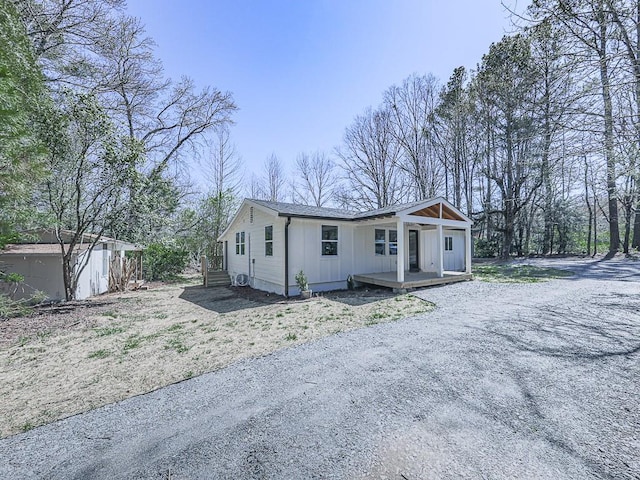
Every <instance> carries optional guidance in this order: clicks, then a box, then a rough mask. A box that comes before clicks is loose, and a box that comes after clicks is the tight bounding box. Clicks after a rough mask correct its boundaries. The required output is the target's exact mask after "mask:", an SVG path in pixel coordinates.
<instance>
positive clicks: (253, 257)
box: [223, 203, 286, 294]
mask: <svg viewBox="0 0 640 480" xmlns="http://www.w3.org/2000/svg"><path fill="white" fill-rule="evenodd" d="M285 222H286V219H285V218H282V217H278V216H277V214H275V213H272V212H270V211H268V210H267V209H263V208H260V207H259V206H252V205H248V204H246V203H245V204H244V205H243V206H242V208H241V210H240V211H239V212H238V215H237V216H236V218H235V220H234V222H233V225H232V228H230V229H229V231H228V232H227V233H226V234H225V236H224V238H223V241H226V242H227V247H226V248H227V265H226V269H227V272H228V273H229V275H230V276H231V278H232V279H233V278H235V277H236V276H237V275H238V274H241V273H244V274H246V275H249V278H250V282H251V286H252V287H254V288H257V289H259V290H265V291H267V292H275V293H278V294H283V293H284V283H283V278H284V226H285ZM268 226H272V227H273V240H272V241H271V242H272V255H267V252H266V249H267V247H266V241H265V227H268ZM242 232H244V253H242V248H241V244H238V247H240V248H238V249H236V234H237V233H238V234H242Z"/></svg>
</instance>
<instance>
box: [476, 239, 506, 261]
mask: <svg viewBox="0 0 640 480" xmlns="http://www.w3.org/2000/svg"><path fill="white" fill-rule="evenodd" d="M499 248H500V246H499V245H498V242H497V241H495V240H486V239H484V238H478V239H476V244H475V245H474V249H473V256H474V257H477V258H493V257H496V256H498V253H499Z"/></svg>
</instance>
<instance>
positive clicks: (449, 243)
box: [444, 237, 453, 252]
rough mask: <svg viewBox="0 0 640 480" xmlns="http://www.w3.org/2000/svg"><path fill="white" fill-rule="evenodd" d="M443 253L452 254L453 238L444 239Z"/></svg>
mask: <svg viewBox="0 0 640 480" xmlns="http://www.w3.org/2000/svg"><path fill="white" fill-rule="evenodd" d="M444 251H445V252H453V237H444Z"/></svg>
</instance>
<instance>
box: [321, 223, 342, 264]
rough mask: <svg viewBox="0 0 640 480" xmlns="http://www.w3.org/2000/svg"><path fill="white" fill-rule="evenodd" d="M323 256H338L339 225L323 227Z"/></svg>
mask: <svg viewBox="0 0 640 480" xmlns="http://www.w3.org/2000/svg"><path fill="white" fill-rule="evenodd" d="M322 255H323V256H331V255H338V227H337V225H322Z"/></svg>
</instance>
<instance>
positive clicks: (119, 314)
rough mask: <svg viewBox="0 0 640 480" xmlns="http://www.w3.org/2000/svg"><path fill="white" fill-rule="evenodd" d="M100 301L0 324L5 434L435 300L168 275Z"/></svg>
mask: <svg viewBox="0 0 640 480" xmlns="http://www.w3.org/2000/svg"><path fill="white" fill-rule="evenodd" d="M234 290H235V291H234ZM95 302H101V303H100V307H99V308H80V307H79V308H77V309H76V310H74V311H73V312H72V313H69V312H65V313H63V314H61V315H65V317H62V318H59V319H55V318H54V317H52V319H51V321H46V317H45V318H42V319H40V320H39V321H38V322H35V321H34V320H32V319H13V320H11V323H6V322H3V323H1V324H0V332H1V333H2V334H3V335H2V337H3V342H2V343H1V344H0V398H2V402H1V403H0V417H1V418H2V419H3V422H2V423H1V424H0V436H2V437H5V436H8V435H12V434H15V433H18V432H20V431H25V430H28V429H31V428H33V427H35V426H37V425H41V424H44V423H48V422H51V421H54V420H56V419H59V418H63V417H66V416H69V415H72V414H76V413H80V412H83V411H86V410H89V409H92V408H96V407H98V406H101V405H105V404H108V403H111V402H115V401H118V400H122V399H124V398H127V397H130V396H133V395H137V394H141V393H145V392H149V391H152V390H154V389H157V388H160V387H162V386H165V385H168V384H170V383H173V382H177V381H180V380H183V379H186V378H190V377H193V376H195V375H199V374H202V373H205V372H209V371H212V370H217V369H219V368H222V367H224V366H226V365H229V364H230V363H232V362H235V361H237V360H240V359H243V358H248V357H258V356H261V355H265V354H268V353H270V352H273V351H275V350H278V349H281V348H284V347H288V346H291V345H296V344H300V343H304V342H308V341H310V340H314V339H317V338H321V337H324V336H327V335H331V334H334V333H336V332H341V331H347V330H351V329H354V328H360V327H365V326H369V325H373V324H376V323H381V322H389V321H394V320H397V319H399V318H403V317H407V316H411V315H415V314H418V313H423V312H426V311H428V310H430V309H431V308H432V305H431V304H429V303H427V302H425V301H423V300H420V299H418V298H416V297H414V296H411V295H401V296H397V295H392V294H391V293H390V292H380V291H375V292H337V293H335V294H328V295H326V296H323V297H316V298H312V299H310V300H305V301H295V300H290V301H285V300H284V299H282V298H281V297H275V296H266V295H264V294H262V293H259V292H254V291H251V290H239V289H227V288H217V289H213V288H210V289H205V288H202V287H200V286H194V285H165V286H160V287H157V288H154V289H151V290H149V291H143V292H128V293H125V294H120V295H111V296H106V297H100V298H99V299H98V300H96V301H95ZM85 307H86V305H85ZM73 315H75V316H76V317H77V318H76V317H73ZM70 317H73V318H70ZM21 320H22V321H23V322H24V324H23V325H22V326H21V324H20V323H19V322H20V321H21ZM56 325H57V326H56Z"/></svg>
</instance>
